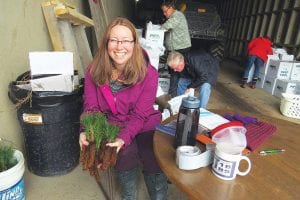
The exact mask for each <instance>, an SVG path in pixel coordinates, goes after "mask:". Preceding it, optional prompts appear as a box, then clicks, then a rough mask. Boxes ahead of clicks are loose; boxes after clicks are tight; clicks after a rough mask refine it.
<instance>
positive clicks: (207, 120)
mask: <svg viewBox="0 0 300 200" xmlns="http://www.w3.org/2000/svg"><path fill="white" fill-rule="evenodd" d="M226 122H229V120H228V119H225V118H224V117H222V116H221V115H218V114H216V113H213V112H210V111H208V110H206V109H204V108H200V118H199V125H201V126H202V127H204V128H206V129H208V130H212V129H214V128H216V127H217V126H219V125H221V124H224V123H226Z"/></svg>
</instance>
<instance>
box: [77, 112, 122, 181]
mask: <svg viewBox="0 0 300 200" xmlns="http://www.w3.org/2000/svg"><path fill="white" fill-rule="evenodd" d="M80 121H81V123H82V125H83V127H84V129H85V133H86V137H87V141H88V142H89V145H88V146H84V145H83V147H82V150H81V152H80V162H81V165H82V169H83V170H87V169H88V170H89V171H90V174H91V176H94V177H95V179H96V180H97V181H99V180H100V176H99V173H98V170H97V169H98V168H97V167H100V169H101V170H107V169H108V168H109V167H110V166H114V165H115V164H116V161H117V148H116V147H109V146H106V144H107V143H108V142H113V141H114V140H115V139H116V137H117V135H118V133H119V127H118V126H116V125H113V124H110V123H109V122H108V121H107V119H106V117H105V115H104V114H102V113H99V112H90V113H86V114H83V115H82V116H81V118H80Z"/></svg>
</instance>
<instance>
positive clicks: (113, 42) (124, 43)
mask: <svg viewBox="0 0 300 200" xmlns="http://www.w3.org/2000/svg"><path fill="white" fill-rule="evenodd" d="M108 42H109V43H110V44H111V45H113V46H117V45H118V44H119V43H120V44H121V45H122V46H130V45H131V44H132V43H133V42H134V40H117V39H109V40H108Z"/></svg>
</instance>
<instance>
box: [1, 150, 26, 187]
mask: <svg viewBox="0 0 300 200" xmlns="http://www.w3.org/2000/svg"><path fill="white" fill-rule="evenodd" d="M14 156H15V157H16V159H17V161H18V163H17V164H16V165H15V166H13V167H12V168H10V169H8V170H6V171H3V172H0V191H4V190H6V189H8V188H10V187H12V186H14V185H15V184H16V183H18V182H19V181H20V180H21V179H22V177H23V175H24V171H25V166H24V157H23V153H22V152H21V151H19V150H17V149H15V152H14Z"/></svg>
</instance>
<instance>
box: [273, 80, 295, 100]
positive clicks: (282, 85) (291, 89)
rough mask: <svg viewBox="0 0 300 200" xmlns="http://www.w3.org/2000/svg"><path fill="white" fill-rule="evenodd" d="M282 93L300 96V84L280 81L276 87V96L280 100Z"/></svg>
mask: <svg viewBox="0 0 300 200" xmlns="http://www.w3.org/2000/svg"><path fill="white" fill-rule="evenodd" d="M281 93H288V94H300V82H299V81H291V80H282V79H278V80H277V81H276V84H275V87H274V96H276V97H279V98H280V97H281Z"/></svg>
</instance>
